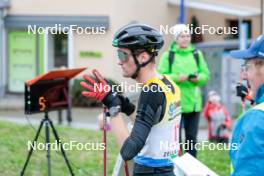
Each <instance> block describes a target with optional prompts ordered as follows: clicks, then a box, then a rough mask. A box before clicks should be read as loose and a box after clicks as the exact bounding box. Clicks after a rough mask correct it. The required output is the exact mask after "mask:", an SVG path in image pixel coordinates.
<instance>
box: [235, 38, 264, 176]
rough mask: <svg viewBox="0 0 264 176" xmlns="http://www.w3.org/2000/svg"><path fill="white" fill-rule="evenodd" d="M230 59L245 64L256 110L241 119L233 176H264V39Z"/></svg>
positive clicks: (236, 128)
mask: <svg viewBox="0 0 264 176" xmlns="http://www.w3.org/2000/svg"><path fill="white" fill-rule="evenodd" d="M231 56H232V57H234V58H238V59H244V60H245V63H244V65H243V66H244V70H245V76H244V79H245V80H247V82H248V85H249V87H250V89H251V91H252V95H253V97H255V99H254V100H255V106H254V107H253V108H252V109H250V110H248V111H246V112H245V113H244V114H242V116H240V118H239V119H238V121H237V124H236V126H235V128H234V131H233V135H232V140H231V150H230V160H231V165H232V169H231V170H232V171H231V176H254V175H264V35H261V36H259V37H258V38H257V40H256V41H255V42H253V43H252V44H251V46H250V47H249V48H248V49H245V50H237V51H231Z"/></svg>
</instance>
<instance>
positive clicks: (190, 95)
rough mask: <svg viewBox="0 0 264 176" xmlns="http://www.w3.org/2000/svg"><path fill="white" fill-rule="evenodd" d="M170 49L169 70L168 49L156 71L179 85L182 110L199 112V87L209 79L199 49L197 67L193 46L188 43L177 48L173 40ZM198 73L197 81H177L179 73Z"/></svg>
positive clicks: (200, 103) (200, 98)
mask: <svg viewBox="0 0 264 176" xmlns="http://www.w3.org/2000/svg"><path fill="white" fill-rule="evenodd" d="M170 50H172V51H174V52H175V54H174V61H173V64H172V68H171V70H172V71H171V73H170V72H169V51H166V52H165V53H163V55H162V57H161V59H160V63H159V65H158V72H159V73H161V74H165V75H168V76H170V78H171V79H172V80H173V81H174V82H175V83H176V84H177V85H178V86H179V87H180V90H181V105H182V112H183V113H189V112H200V111H201V110H202V95H201V90H200V87H201V86H203V85H205V84H206V83H207V81H208V79H209V70H208V68H207V64H206V62H205V61H204V57H203V54H202V52H201V51H198V55H199V68H197V64H196V61H195V58H194V56H193V50H194V47H193V46H192V45H189V46H188V47H187V48H184V49H181V48H178V47H177V45H176V43H175V42H173V43H172V44H171V46H170ZM195 73H198V81H197V82H196V83H192V82H190V81H184V82H179V75H180V74H183V75H185V76H188V75H190V74H195Z"/></svg>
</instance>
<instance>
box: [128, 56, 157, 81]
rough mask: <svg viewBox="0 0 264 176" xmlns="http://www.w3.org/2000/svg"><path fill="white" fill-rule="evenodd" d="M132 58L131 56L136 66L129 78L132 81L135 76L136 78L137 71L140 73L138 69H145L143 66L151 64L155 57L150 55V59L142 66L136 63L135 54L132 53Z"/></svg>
mask: <svg viewBox="0 0 264 176" xmlns="http://www.w3.org/2000/svg"><path fill="white" fill-rule="evenodd" d="M132 56H133V59H134V62H135V64H136V66H137V69H136V71H135V72H134V73H133V75H132V76H131V78H132V79H136V78H137V76H138V73H139V71H140V69H141V67H145V66H146V65H148V64H149V63H150V62H152V61H153V59H154V58H155V55H151V56H150V58H149V60H148V61H147V62H144V63H142V64H140V63H139V62H138V60H137V57H136V54H134V53H133V54H132Z"/></svg>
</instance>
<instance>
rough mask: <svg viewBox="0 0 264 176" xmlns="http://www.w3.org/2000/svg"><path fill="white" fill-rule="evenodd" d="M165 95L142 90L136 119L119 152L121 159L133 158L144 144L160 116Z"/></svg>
mask: <svg viewBox="0 0 264 176" xmlns="http://www.w3.org/2000/svg"><path fill="white" fill-rule="evenodd" d="M164 101H165V95H164V93H162V92H153V91H149V92H142V93H141V96H140V100H139V104H138V110H137V115H136V120H135V123H134V126H133V128H132V132H131V134H130V136H129V137H128V138H127V139H126V140H125V142H124V144H123V146H122V148H121V151H120V154H121V156H122V158H123V160H125V161H127V160H131V159H132V158H134V157H135V156H136V155H137V154H138V153H139V152H140V150H141V149H142V148H143V146H144V145H145V142H146V140H147V137H148V135H149V132H150V130H151V127H152V126H153V125H155V124H157V123H158V122H159V121H160V117H162V109H164V108H162V106H164V105H163V104H164Z"/></svg>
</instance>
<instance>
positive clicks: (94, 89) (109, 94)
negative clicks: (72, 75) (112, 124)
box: [80, 69, 135, 116]
mask: <svg viewBox="0 0 264 176" xmlns="http://www.w3.org/2000/svg"><path fill="white" fill-rule="evenodd" d="M92 73H93V75H94V76H95V78H96V80H94V79H93V78H91V77H89V76H88V75H86V74H85V75H84V76H83V78H84V80H85V81H87V82H88V83H89V85H88V84H87V83H86V82H85V81H82V82H81V83H80V85H81V86H82V87H83V88H85V89H86V90H85V91H83V92H82V95H83V96H85V97H89V98H94V99H96V100H98V101H101V102H102V103H103V104H104V105H105V106H106V107H107V109H108V110H109V112H110V114H111V112H113V113H115V114H116V113H118V112H124V113H125V114H127V115H128V116H129V115H130V114H132V113H133V112H134V110H135V106H134V105H133V104H132V103H131V102H130V101H129V99H128V98H127V97H124V96H122V95H118V94H117V92H114V91H112V90H111V87H110V85H109V84H107V82H106V81H105V80H104V78H103V77H102V76H101V74H100V73H99V72H98V71H97V70H96V69H94V70H92ZM91 85H93V86H91Z"/></svg>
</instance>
